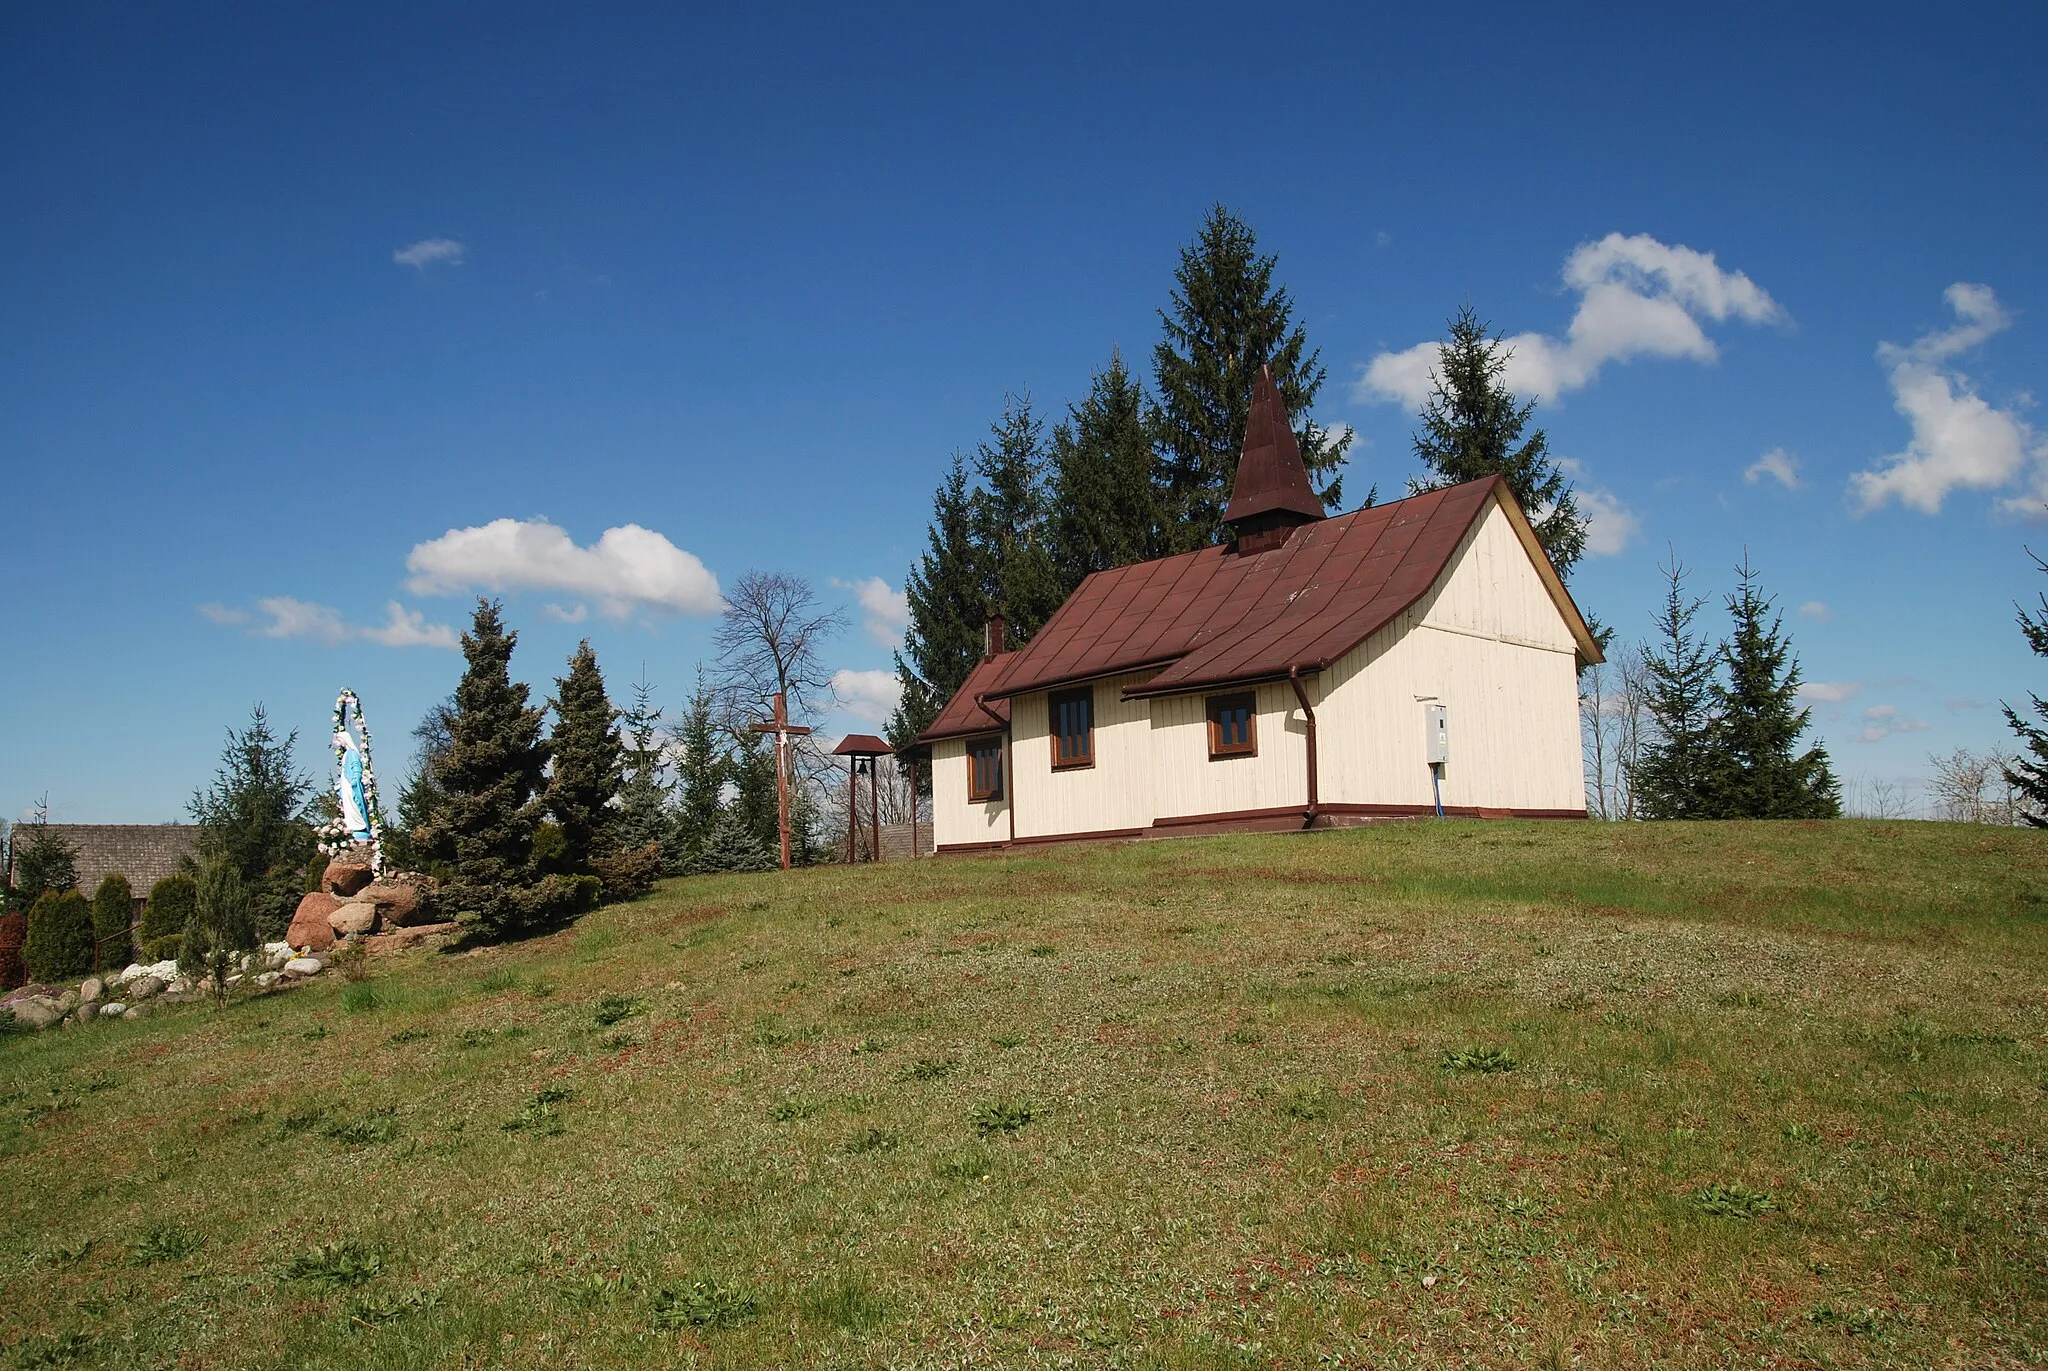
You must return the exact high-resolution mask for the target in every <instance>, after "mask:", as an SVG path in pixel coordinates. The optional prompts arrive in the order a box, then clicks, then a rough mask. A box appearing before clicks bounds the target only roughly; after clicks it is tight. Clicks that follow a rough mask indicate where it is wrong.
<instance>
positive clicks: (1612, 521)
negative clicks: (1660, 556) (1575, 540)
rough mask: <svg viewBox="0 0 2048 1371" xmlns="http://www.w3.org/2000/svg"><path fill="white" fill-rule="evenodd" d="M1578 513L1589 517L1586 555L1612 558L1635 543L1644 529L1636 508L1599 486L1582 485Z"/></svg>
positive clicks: (1578, 489)
mask: <svg viewBox="0 0 2048 1371" xmlns="http://www.w3.org/2000/svg"><path fill="white" fill-rule="evenodd" d="M1572 494H1573V495H1574V496H1576V497H1577V499H1578V504H1579V512H1580V513H1582V514H1584V515H1585V516H1586V555H1587V556H1588V557H1612V556H1614V555H1615V554H1616V553H1618V552H1620V551H1622V550H1623V549H1624V548H1626V547H1627V546H1628V545H1629V544H1630V543H1633V542H1634V541H1635V540H1636V538H1637V537H1638V536H1640V535H1641V533H1642V531H1643V522H1642V520H1640V519H1638V518H1637V517H1636V516H1635V511H1633V510H1631V509H1630V508H1629V507H1628V506H1627V505H1624V504H1623V503H1622V502H1621V501H1620V500H1619V499H1617V498H1615V495H1614V492H1612V491H1610V490H1606V489H1604V488H1602V487H1600V486H1579V487H1577V488H1576V489H1575V490H1573V492H1572Z"/></svg>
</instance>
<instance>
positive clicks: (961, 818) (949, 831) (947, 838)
mask: <svg viewBox="0 0 2048 1371" xmlns="http://www.w3.org/2000/svg"><path fill="white" fill-rule="evenodd" d="M967 743H968V740H967V739H965V738H947V739H945V740H943V741H941V742H936V743H933V744H932V837H933V840H934V841H936V842H937V843H938V844H939V845H940V846H941V847H944V846H946V845H947V844H949V843H992V842H1000V841H1002V840H1004V839H1006V838H1008V837H1009V836H1010V818H1009V815H1010V809H1009V804H1008V803H1007V801H1006V800H983V801H970V800H969V799H968V798H967ZM1009 779H1010V778H1008V777H1004V781H1005V785H1004V789H1003V794H1004V795H1005V796H1007V795H1008V794H1009V784H1008V783H1009Z"/></svg>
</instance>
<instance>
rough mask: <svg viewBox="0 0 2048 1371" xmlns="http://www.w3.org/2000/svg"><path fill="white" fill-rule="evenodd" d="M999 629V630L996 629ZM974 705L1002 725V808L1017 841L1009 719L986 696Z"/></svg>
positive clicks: (975, 699)
mask: <svg viewBox="0 0 2048 1371" xmlns="http://www.w3.org/2000/svg"><path fill="white" fill-rule="evenodd" d="M998 631H1000V630H998ZM974 707H975V708H976V709H978V710H980V711H981V712H982V713H984V714H986V715H988V717H989V718H991V719H994V720H995V721H996V722H997V723H999V724H1001V725H1002V726H1003V808H1004V809H1005V810H1007V811H1008V812H1009V816H1010V841H1011V842H1012V843H1015V842H1016V841H1017V769H1016V768H1015V767H1013V766H1011V765H1010V763H1011V762H1012V761H1014V760H1015V758H1013V757H1012V756H1011V755H1010V752H1011V748H1010V721H1009V720H1008V719H1005V718H1002V717H1000V716H998V715H997V713H996V712H995V711H994V710H993V709H990V708H989V707H988V696H986V695H977V696H975V697H974Z"/></svg>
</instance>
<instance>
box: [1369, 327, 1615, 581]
mask: <svg viewBox="0 0 2048 1371" xmlns="http://www.w3.org/2000/svg"><path fill="white" fill-rule="evenodd" d="M1450 328H1451V336H1450V339H1449V340H1448V341H1447V342H1445V343H1443V344H1441V345H1439V347H1438V348H1437V366H1436V370H1435V371H1434V372H1432V373H1431V375H1430V396H1429V401H1428V403H1427V404H1425V405H1424V406H1423V407H1422V413H1421V414H1420V415H1418V416H1417V418H1418V419H1419V420H1420V422H1421V425H1422V427H1421V429H1420V431H1418V432H1417V433H1416V435H1415V456H1416V457H1417V458H1418V459H1419V460H1420V461H1421V462H1422V464H1423V466H1424V467H1425V468H1427V469H1428V472H1429V475H1427V476H1426V477H1424V478H1423V479H1421V480H1416V481H1410V482H1409V483H1408V490H1409V493H1410V494H1420V493H1421V492H1423V491H1429V490H1439V489H1441V488H1443V487H1444V486H1453V485H1457V484H1459V483H1460V482H1462V481H1476V480H1478V479H1479V478H1480V477H1482V476H1501V477H1504V478H1505V479H1506V481H1507V483H1508V489H1510V490H1512V491H1513V492H1514V493H1515V499H1516V500H1518V501H1519V502H1520V503H1521V506H1522V511H1523V513H1525V514H1527V515H1528V516H1529V518H1530V520H1531V522H1532V523H1533V524H1534V526H1535V529H1536V540H1537V541H1538V542H1540V543H1542V544H1543V550H1544V551H1545V552H1546V553H1548V554H1549V555H1550V564H1551V565H1552V566H1554V567H1556V568H1557V574H1558V575H1559V576H1570V575H1571V571H1572V568H1573V567H1574V566H1576V565H1577V564H1578V560H1579V558H1580V556H1581V555H1583V554H1584V552H1585V550H1586V519H1585V516H1584V515H1583V514H1582V513H1580V511H1579V506H1578V502H1577V500H1575V499H1574V498H1573V496H1572V488H1571V485H1570V484H1569V483H1568V482H1567V481H1566V480H1565V478H1564V473H1563V472H1562V471H1560V470H1559V469H1558V466H1557V463H1556V462H1555V461H1553V460H1552V459H1551V456H1550V438H1549V435H1547V434H1546V433H1544V431H1543V430H1542V429H1540V428H1539V429H1536V430H1535V431H1534V432H1530V431H1529V417H1530V416H1531V415H1532V414H1534V413H1535V412H1536V402H1535V401H1534V400H1531V401H1529V402H1528V403H1527V404H1523V403H1521V402H1520V401H1518V400H1517V399H1516V398H1515V393H1514V392H1513V391H1511V390H1509V389H1508V388H1507V386H1506V385H1505V384H1504V383H1503V381H1502V376H1503V375H1504V373H1505V372H1506V370H1507V365H1508V356H1509V352H1508V349H1507V347H1506V345H1505V343H1503V342H1502V340H1501V338H1500V337H1499V336H1498V335H1496V334H1492V333H1489V332H1488V331H1487V326H1486V325H1485V324H1484V323H1482V322H1480V319H1479V316H1478V315H1477V314H1475V313H1473V311H1472V306H1471V305H1469V304H1467V305H1465V306H1464V307H1463V308H1461V309H1460V310H1459V311H1458V313H1457V315H1456V316H1455V317H1453V318H1452V320H1451V324H1450Z"/></svg>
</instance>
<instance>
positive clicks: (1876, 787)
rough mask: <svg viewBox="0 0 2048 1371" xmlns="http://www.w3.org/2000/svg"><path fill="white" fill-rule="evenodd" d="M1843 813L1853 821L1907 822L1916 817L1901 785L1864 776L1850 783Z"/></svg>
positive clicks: (1904, 788)
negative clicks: (1903, 820)
mask: <svg viewBox="0 0 2048 1371" xmlns="http://www.w3.org/2000/svg"><path fill="white" fill-rule="evenodd" d="M1842 812H1843V813H1844V814H1847V815H1848V816H1849V817H1850V818H1853V819H1905V818H1910V817H1912V813H1913V806H1912V801H1911V798H1910V797H1909V796H1908V795H1907V793H1906V787H1905V786H1903V785H1901V784H1900V783H1899V782H1897V781H1895V780H1888V779H1886V778H1884V777H1881V776H1864V777H1861V778H1859V779H1857V780H1855V781H1853V782H1851V783H1850V785H1849V788H1848V793H1847V795H1845V796H1844V798H1843V801H1842Z"/></svg>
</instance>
